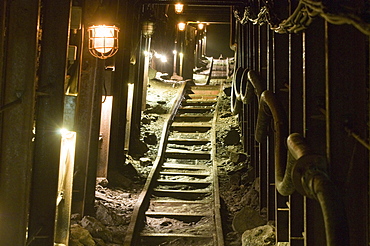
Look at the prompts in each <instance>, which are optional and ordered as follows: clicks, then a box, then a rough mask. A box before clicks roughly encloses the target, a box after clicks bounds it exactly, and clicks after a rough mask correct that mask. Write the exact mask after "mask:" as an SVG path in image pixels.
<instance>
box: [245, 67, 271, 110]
mask: <svg viewBox="0 0 370 246" xmlns="http://www.w3.org/2000/svg"><path fill="white" fill-rule="evenodd" d="M265 90H266V88H265V86H264V84H263V83H262V78H261V77H260V76H259V74H258V73H257V72H256V71H254V70H249V69H247V68H246V69H245V70H244V72H243V75H242V82H241V84H240V95H241V97H240V98H241V101H242V102H243V103H244V104H248V103H250V102H251V101H252V98H253V95H254V94H255V95H256V96H257V98H258V101H259V100H260V97H261V94H262V92H264V91H265Z"/></svg>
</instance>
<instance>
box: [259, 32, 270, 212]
mask: <svg viewBox="0 0 370 246" xmlns="http://www.w3.org/2000/svg"><path fill="white" fill-rule="evenodd" d="M259 28H260V34H261V35H260V40H259V46H260V52H259V56H260V58H259V59H260V73H261V76H262V78H264V79H265V81H266V87H267V86H268V77H267V74H268V71H269V39H268V32H269V31H268V30H269V29H268V27H266V26H260V27H259ZM268 141H269V140H268V137H267V143H265V144H260V156H259V160H260V161H259V178H260V193H259V205H260V209H262V208H267V194H268V193H267V188H268V179H267V165H268V151H267V150H268V149H267V146H268Z"/></svg>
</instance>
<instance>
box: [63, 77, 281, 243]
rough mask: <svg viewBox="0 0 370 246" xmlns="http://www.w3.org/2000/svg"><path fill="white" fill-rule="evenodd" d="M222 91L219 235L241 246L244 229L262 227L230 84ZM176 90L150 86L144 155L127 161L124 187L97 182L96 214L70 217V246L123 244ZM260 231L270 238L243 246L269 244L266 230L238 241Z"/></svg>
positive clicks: (160, 83)
mask: <svg viewBox="0 0 370 246" xmlns="http://www.w3.org/2000/svg"><path fill="white" fill-rule="evenodd" d="M224 87H225V89H224V91H223V92H222V95H221V97H220V100H219V104H218V105H219V118H218V123H217V162H218V166H219V183H220V194H221V202H222V217H223V222H224V228H223V231H224V239H225V245H226V246H239V245H242V234H243V232H244V231H245V230H250V229H253V228H256V227H257V228H262V227H259V226H262V225H265V224H266V221H265V220H264V219H263V215H262V216H260V213H259V212H258V211H257V210H259V204H258V182H257V181H258V179H255V177H254V171H253V167H252V165H251V163H250V162H249V158H248V155H247V154H245V153H243V152H242V145H241V141H240V130H239V126H238V120H237V118H236V116H232V115H231V113H230V96H229V92H230V88H228V87H230V84H229V83H228V82H226V83H224ZM178 88H179V85H178V83H176V82H174V81H166V80H161V81H160V80H151V81H150V84H149V88H148V96H147V109H146V110H145V111H144V113H143V116H142V124H141V133H142V134H141V142H142V144H143V146H146V150H147V151H146V152H145V153H144V154H140V153H139V154H133V155H131V156H127V163H125V170H128V171H127V172H126V174H125V173H123V175H124V176H125V181H127V182H122V183H121V185H117V184H115V185H112V184H111V183H109V182H108V181H107V180H105V179H102V180H98V181H97V186H96V201H95V205H96V206H95V207H96V215H95V216H94V217H92V216H85V217H84V218H81V216H79V215H78V214H75V215H73V216H72V221H71V234H70V246H83V245H89V246H90V245H99V246H121V245H123V241H124V238H125V234H126V230H127V227H128V225H129V223H130V218H131V214H132V212H133V209H134V205H135V202H136V200H137V198H138V195H139V194H140V192H141V189H142V187H143V185H144V182H145V179H146V176H147V175H148V173H149V172H150V169H151V167H152V163H153V162H154V160H155V158H156V150H157V148H158V143H159V140H160V136H161V132H162V127H163V124H164V122H165V120H166V119H167V117H168V113H169V111H170V108H171V106H172V103H173V101H174V99H175V96H176V93H177V91H178ZM235 215H236V216H235ZM265 227H266V226H265ZM261 230H262V231H264V232H266V233H270V234H271V235H272V236H271V235H267V234H266V235H265V233H264V238H262V240H263V242H264V243H263V244H261V243H259V242H257V243H255V244H245V243H243V245H251V246H252V245H256V246H257V245H259V246H261V245H275V243H274V239H273V227H272V226H268V227H267V228H262V229H259V230H257V231H256V232H253V230H251V231H250V232H249V234H248V235H244V236H243V237H244V238H248V237H252V238H255V236H253V235H254V234H253V233H257V234H261ZM243 240H244V241H245V240H247V239H243ZM253 240H255V239H253Z"/></svg>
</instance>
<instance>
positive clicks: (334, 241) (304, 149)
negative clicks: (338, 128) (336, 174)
mask: <svg viewBox="0 0 370 246" xmlns="http://www.w3.org/2000/svg"><path fill="white" fill-rule="evenodd" d="M287 145H288V149H289V153H291V156H292V157H293V158H294V161H293V162H294V164H293V165H294V166H293V169H292V172H291V175H292V180H293V182H294V186H295V188H296V190H297V191H298V192H299V193H301V194H302V195H304V196H307V197H309V198H312V199H315V200H317V201H318V202H319V203H320V207H321V210H322V214H323V218H324V223H325V232H326V243H327V246H334V245H339V246H345V245H349V233H348V223H347V216H346V213H345V209H344V205H343V202H342V199H341V197H340V194H339V192H338V190H337V189H336V187H335V184H334V183H333V182H332V181H331V180H330V178H329V177H328V175H327V174H326V172H325V169H326V163H325V159H324V157H322V156H319V155H315V154H313V153H312V151H311V149H310V147H309V146H308V145H307V144H306V142H305V140H304V138H303V137H302V136H301V135H300V134H298V133H292V134H291V135H289V137H288V139H287Z"/></svg>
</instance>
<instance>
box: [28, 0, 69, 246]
mask: <svg viewBox="0 0 370 246" xmlns="http://www.w3.org/2000/svg"><path fill="white" fill-rule="evenodd" d="M71 4H72V1H70V0H64V1H52V0H45V1H43V2H42V15H43V23H42V33H43V35H42V40H41V47H42V48H41V57H40V75H39V84H38V93H39V94H38V97H37V104H36V138H35V158H34V166H33V173H32V189H31V201H30V202H31V204H30V215H29V245H52V244H53V243H54V225H55V212H56V201H57V188H58V187H57V186H58V174H59V160H60V146H61V134H60V129H61V128H63V113H64V81H65V78H66V64H67V50H68V43H69V31H70V30H69V20H70V11H71Z"/></svg>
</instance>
